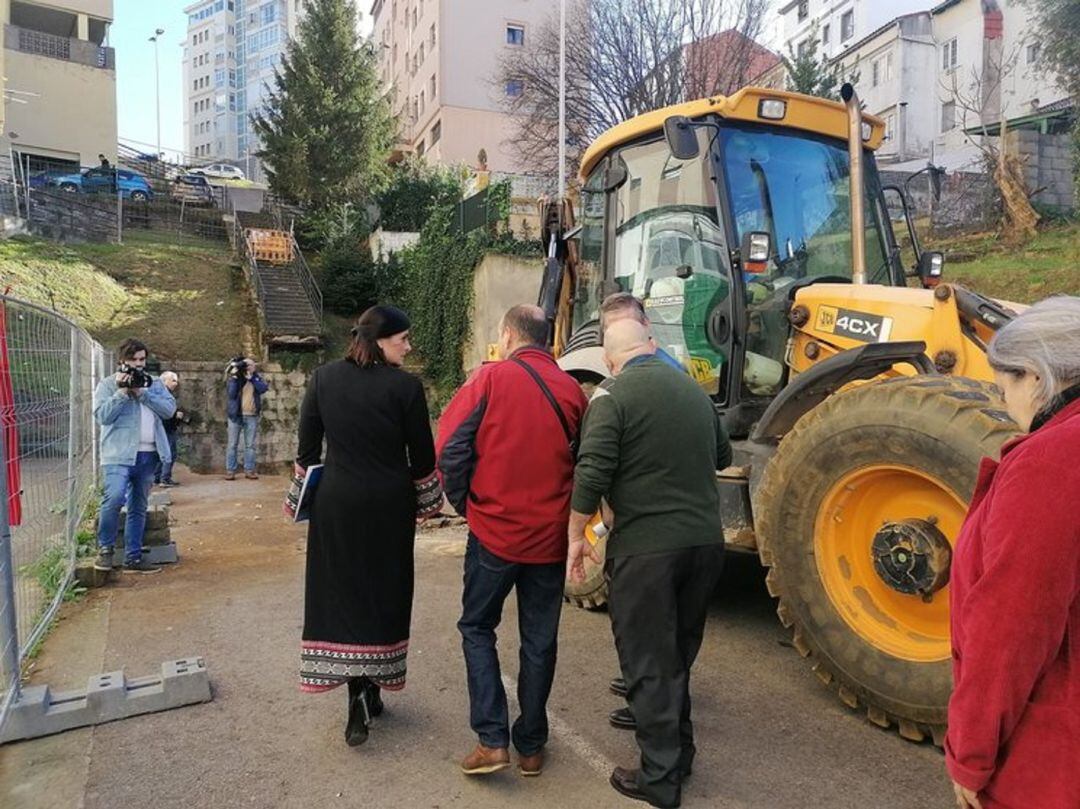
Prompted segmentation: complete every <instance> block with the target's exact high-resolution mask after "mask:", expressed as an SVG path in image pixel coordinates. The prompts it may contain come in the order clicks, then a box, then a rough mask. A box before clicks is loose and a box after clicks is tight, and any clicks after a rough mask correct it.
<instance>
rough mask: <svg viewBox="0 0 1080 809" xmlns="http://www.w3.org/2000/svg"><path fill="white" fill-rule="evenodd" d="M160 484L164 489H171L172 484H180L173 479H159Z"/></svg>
mask: <svg viewBox="0 0 1080 809" xmlns="http://www.w3.org/2000/svg"><path fill="white" fill-rule="evenodd" d="M161 485H162V486H163V487H164V488H166V489H171V488H172V487H173V486H179V485H180V484H179V483H177V482H176V481H175V480H163V481H161Z"/></svg>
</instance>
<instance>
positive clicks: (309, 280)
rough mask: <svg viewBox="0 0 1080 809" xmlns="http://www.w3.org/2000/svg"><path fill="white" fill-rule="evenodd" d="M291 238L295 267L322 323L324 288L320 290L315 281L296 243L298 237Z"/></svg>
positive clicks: (316, 316)
mask: <svg viewBox="0 0 1080 809" xmlns="http://www.w3.org/2000/svg"><path fill="white" fill-rule="evenodd" d="M290 240H291V242H292V248H293V268H294V269H295V270H296V274H297V275H298V276H299V277H300V284H301V286H303V287H304V292H305V293H307V297H308V302H309V303H310V304H311V308H312V309H313V310H314V311H315V319H316V320H318V321H319V323H322V316H323V296H322V290H320V289H319V285H318V284H317V283H315V276H314V275H312V274H311V268H309V267H308V263H307V260H306V259H305V258H304V254H303V253H301V252H300V246H299V245H298V244H297V243H296V239H295V238H292V237H290Z"/></svg>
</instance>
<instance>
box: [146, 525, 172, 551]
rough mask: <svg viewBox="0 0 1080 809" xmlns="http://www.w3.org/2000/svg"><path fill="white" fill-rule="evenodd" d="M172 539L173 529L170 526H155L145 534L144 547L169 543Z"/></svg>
mask: <svg viewBox="0 0 1080 809" xmlns="http://www.w3.org/2000/svg"><path fill="white" fill-rule="evenodd" d="M171 541H172V530H171V529H169V528H155V529H154V530H153V531H147V532H146V533H144V534H143V541H142V542H143V547H144V548H145V547H148V546H153V545H168V544H169V543H170V542H171Z"/></svg>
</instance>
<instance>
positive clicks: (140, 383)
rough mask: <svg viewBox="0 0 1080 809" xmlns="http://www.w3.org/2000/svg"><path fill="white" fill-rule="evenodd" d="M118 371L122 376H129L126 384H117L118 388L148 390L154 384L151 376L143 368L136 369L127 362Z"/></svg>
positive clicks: (121, 364)
mask: <svg viewBox="0 0 1080 809" xmlns="http://www.w3.org/2000/svg"><path fill="white" fill-rule="evenodd" d="M116 370H117V371H118V372H120V373H122V374H127V377H128V378H127V381H126V382H117V383H116V386H117V387H118V388H148V387H150V384H151V383H152V382H153V380H152V379H151V378H150V374H148V373H146V371H144V370H143V369H142V368H136V367H135V366H133V365H128V364H127V363H126V362H122V363H120V365H119V366H118V367H117V369H116Z"/></svg>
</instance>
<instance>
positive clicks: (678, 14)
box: [493, 0, 769, 173]
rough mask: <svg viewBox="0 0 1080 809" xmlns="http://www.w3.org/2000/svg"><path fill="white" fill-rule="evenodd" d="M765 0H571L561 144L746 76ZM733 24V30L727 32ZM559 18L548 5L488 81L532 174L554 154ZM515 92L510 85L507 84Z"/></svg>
mask: <svg viewBox="0 0 1080 809" xmlns="http://www.w3.org/2000/svg"><path fill="white" fill-rule="evenodd" d="M768 5H769V0H570V2H569V3H568V8H567V25H566V121H567V153H568V155H569V156H570V158H571V161H572V165H570V166H569V167H568V169H569V171H571V173H572V172H573V170H574V168H575V167H576V165H577V161H578V160H579V159H580V156H581V154H582V152H584V150H585V149H586V148H587V146H588V145H589V143H591V142H592V141H593V140H594V139H595V138H596V137H597V136H599V135H600V134H601V133H602V132H604V131H605V130H607V129H609V128H610V127H612V126H614V125H616V124H618V123H620V122H622V121H625V120H627V119H628V118H632V117H633V116H635V115H639V114H641V113H643V112H648V111H650V110H655V109H659V108H660V107H665V106H668V105H670V104H675V103H678V102H680V101H685V100H688V99H691V98H700V97H704V96H710V95H714V94H718V93H720V94H726V93H730V92H732V91H733V90H734V89H736V88H738V87H740V86H742V85H744V84H746V83H748V82H749V80H750V79H751V78H753V76H751V75H750V72H751V68H752V66H753V65H754V63H755V62H754V59H755V56H756V55H757V54H760V53H761V50H760V46H758V45H757V44H756V43H755V42H754V41H753V40H754V39H755V38H756V37H757V36H758V34H759V33H760V32H761V29H762V24H763V21H764V18H765V13H766V11H767V9H768ZM727 32H733V33H727ZM558 78H559V21H558V12H554V13H553V14H552V15H551V16H550V17H549V18H548V20H547V22H546V23H545V24H544V25H542V26H541V27H540V28H539V30H538V31H536V32H535V34H533V35H531V37H530V40H529V42H527V43H526V45H525V46H524V47H523V48H522V49H521V50H520V51H518V50H515V51H512V52H511V51H508V52H507V53H506V55H505V56H504V57H502V59H501V60H500V63H499V66H498V69H497V71H496V75H495V76H494V77H493V84H494V86H495V90H496V92H498V93H500V94H502V95H504V96H505V99H506V101H505V107H506V109H507V111H508V112H510V113H511V115H512V116H513V117H514V120H515V133H514V137H513V139H512V147H513V149H514V150H515V152H516V153H517V155H518V157H519V159H520V160H521V161H522V162H523V163H525V164H526V165H528V166H529V167H530V170H531V171H533V172H536V173H555V171H556V170H557V155H558V109H559V107H558V104H559V84H558ZM511 91H512V92H511Z"/></svg>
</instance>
